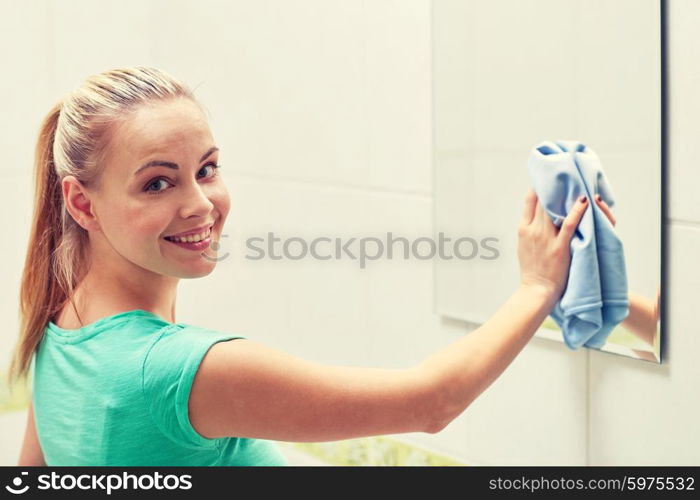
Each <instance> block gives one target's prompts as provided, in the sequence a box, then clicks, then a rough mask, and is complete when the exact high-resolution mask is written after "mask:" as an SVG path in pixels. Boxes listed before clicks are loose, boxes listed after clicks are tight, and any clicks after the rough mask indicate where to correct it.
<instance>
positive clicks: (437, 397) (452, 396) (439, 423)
mask: <svg viewBox="0 0 700 500" xmlns="http://www.w3.org/2000/svg"><path fill="white" fill-rule="evenodd" d="M450 387H451V385H450V384H432V386H431V387H429V388H428V390H427V391H426V392H425V393H424V397H423V400H422V404H423V408H424V411H422V412H421V413H422V415H423V416H424V418H422V419H421V420H422V424H423V425H422V426H421V430H422V432H425V433H427V434H437V433H439V432H441V431H442V430H443V429H444V428H445V427H447V426H448V425H449V424H450V423H451V422H452V421H453V420H454V419H455V418H457V417H458V416H459V415H461V414H462V413H463V412H464V410H466V408H467V407H468V406H469V404H470V403H471V399H470V400H469V401H465V400H464V397H463V394H460V393H459V391H455V390H452V389H451V388H450Z"/></svg>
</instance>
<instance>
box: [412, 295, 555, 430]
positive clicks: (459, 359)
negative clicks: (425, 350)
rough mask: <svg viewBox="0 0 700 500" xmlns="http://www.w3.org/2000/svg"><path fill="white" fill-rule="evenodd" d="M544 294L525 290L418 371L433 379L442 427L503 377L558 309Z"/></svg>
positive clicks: (548, 296)
mask: <svg viewBox="0 0 700 500" xmlns="http://www.w3.org/2000/svg"><path fill="white" fill-rule="evenodd" d="M555 303H556V299H553V298H552V297H551V296H550V294H548V293H546V292H545V291H544V290H541V289H538V288H534V287H525V286H521V287H520V288H518V290H516V292H515V293H514V294H513V295H511V296H510V298H509V299H508V300H507V301H506V302H505V303H504V304H503V305H502V306H501V307H500V308H499V309H498V311H496V313H495V314H494V315H493V316H492V317H491V319H489V321H487V322H486V323H484V324H483V325H482V326H480V327H479V328H477V329H476V330H474V331H473V332H471V333H469V334H468V335H467V336H466V337H464V338H463V339H460V340H458V341H457V342H454V343H453V344H451V345H450V346H448V347H447V348H445V349H442V350H440V351H438V352H436V353H434V354H433V355H431V356H430V357H429V358H428V359H426V360H425V361H424V362H423V363H421V364H420V365H419V367H418V370H419V371H421V372H422V374H423V377H425V378H426V379H428V380H431V384H432V386H433V388H434V392H435V398H436V400H435V401H433V403H432V404H435V405H437V406H438V407H439V408H441V411H442V413H443V418H442V420H443V424H444V425H446V424H447V423H448V422H449V421H451V420H452V419H454V418H455V417H457V416H458V415H459V414H460V413H462V412H463V411H464V409H465V408H467V406H469V404H471V402H472V401H474V400H475V399H476V398H477V397H478V396H479V395H480V394H481V393H482V392H483V391H484V390H485V389H486V388H487V387H489V386H490V385H491V383H492V382H493V381H494V380H495V379H496V378H498V376H499V375H500V374H501V373H503V371H504V370H505V369H506V368H507V367H508V365H510V363H511V361H513V359H514V358H515V357H516V356H517V354H518V353H519V352H520V351H521V350H522V349H523V347H524V346H525V345H526V344H527V343H528V341H529V340H530V339H531V338H532V336H533V335H534V333H535V332H536V331H537V329H538V328H539V327H540V325H541V324H542V322H543V321H544V319H545V318H546V317H547V315H548V314H549V312H550V311H551V310H552V308H553V307H554V304H555Z"/></svg>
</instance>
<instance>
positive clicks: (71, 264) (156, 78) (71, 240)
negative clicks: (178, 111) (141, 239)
mask: <svg viewBox="0 0 700 500" xmlns="http://www.w3.org/2000/svg"><path fill="white" fill-rule="evenodd" d="M178 97H184V98H189V99H191V100H192V102H194V103H196V104H198V105H199V106H200V109H203V108H202V106H201V104H199V103H198V102H197V100H196V99H195V97H194V95H193V92H192V90H190V88H189V87H187V86H186V85H184V84H183V83H181V82H180V81H178V80H176V79H175V78H173V77H172V76H171V75H169V74H167V73H166V72H164V71H162V70H159V69H156V68H150V67H142V66H138V67H133V68H122V69H113V70H110V71H105V72H103V73H100V74H97V75H93V76H90V77H88V78H87V79H86V80H85V82H84V83H83V84H82V85H81V86H80V87H78V88H77V89H75V90H74V91H73V92H71V93H70V94H68V95H66V96H65V97H64V98H63V99H62V100H60V101H59V102H58V103H57V104H56V105H54V106H53V108H51V110H50V111H49V113H48V115H47V116H46V118H44V121H43V123H42V124H41V128H40V131H39V137H38V140H37V144H36V150H35V159H34V183H35V193H34V214H33V218H32V223H31V232H30V236H29V244H28V248H27V254H26V257H25V262H24V270H23V273H22V281H21V289H20V311H19V317H20V333H19V338H18V340H17V344H16V346H15V350H14V353H13V357H12V362H11V365H10V371H9V374H8V379H7V380H8V383H9V385H10V387H12V386H13V384H14V383H15V382H16V381H18V380H19V379H22V380H23V381H26V377H27V375H28V372H29V370H30V366H31V361H32V357H33V355H34V353H35V352H36V349H37V347H38V346H39V343H40V342H41V340H42V338H43V335H44V330H45V328H46V325H47V323H48V322H49V321H51V320H53V319H54V315H55V314H57V313H58V312H59V311H60V310H61V309H62V308H63V307H64V306H65V305H66V303H67V302H68V301H70V303H71V304H72V306H73V309H74V310H75V313H76V315H77V314H78V312H77V309H76V306H75V303H74V302H73V292H74V290H75V287H76V286H77V284H78V283H79V282H80V281H81V279H82V278H83V277H84V276H85V273H86V272H87V268H88V266H89V262H87V260H88V255H87V252H86V247H87V243H88V234H87V231H86V230H85V229H83V228H82V227H81V226H80V225H79V224H78V223H77V222H76V221H75V220H74V219H73V218H72V216H71V215H70V213H69V212H68V211H67V210H66V207H65V204H64V202H63V195H62V188H61V181H62V179H63V178H64V177H66V176H68V175H72V176H74V177H75V178H76V179H77V180H78V181H80V183H81V184H83V185H85V186H87V187H93V186H96V185H97V184H98V183H99V179H100V177H101V173H102V170H103V168H104V162H103V160H104V157H105V153H106V151H107V146H108V144H109V141H110V138H111V134H112V133H113V131H114V127H115V126H118V125H119V124H120V123H122V122H123V121H124V120H125V119H126V117H127V115H128V112H129V111H132V110H133V109H135V108H136V107H137V106H140V105H143V104H147V103H150V102H153V101H162V100H167V99H172V98H178ZM78 318H79V319H80V316H78ZM80 322H81V324H82V320H80Z"/></svg>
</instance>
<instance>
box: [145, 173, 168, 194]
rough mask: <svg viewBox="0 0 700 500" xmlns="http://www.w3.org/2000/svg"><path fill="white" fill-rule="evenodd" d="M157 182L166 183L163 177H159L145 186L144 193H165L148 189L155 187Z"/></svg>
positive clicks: (161, 190)
mask: <svg viewBox="0 0 700 500" xmlns="http://www.w3.org/2000/svg"><path fill="white" fill-rule="evenodd" d="M159 182H167V181H166V180H165V179H164V178H163V177H160V178H158V179H153V180H152V181H151V182H149V183H148V184H147V185H146V189H144V191H146V192H147V193H149V194H158V193H162V192H163V191H165V189H157V190H153V189H149V188H150V187H151V186H156V185H157V184H158V183H159Z"/></svg>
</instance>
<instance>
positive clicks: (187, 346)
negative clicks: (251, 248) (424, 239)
mask: <svg viewBox="0 0 700 500" xmlns="http://www.w3.org/2000/svg"><path fill="white" fill-rule="evenodd" d="M36 153H37V154H36V205H35V211H34V219H33V223H32V232H31V237H30V242H29V243H30V244H29V249H28V253H27V259H26V262H25V268H24V274H23V278H22V288H21V311H22V325H21V336H20V339H19V342H18V345H17V351H16V354H15V358H14V359H13V365H12V371H11V373H12V376H13V377H18V376H24V375H26V373H27V372H28V370H29V366H30V363H31V360H32V356H33V355H34V353H35V352H36V358H35V377H34V391H33V401H32V404H31V405H30V409H29V413H28V422H27V431H26V435H25V440H24V447H23V449H22V453H21V457H20V465H43V464H45V463H48V464H49V465H121V466H126V465H235V464H241V465H279V464H283V463H284V459H283V458H282V456H281V455H280V453H279V451H278V450H277V449H276V447H275V446H274V444H273V443H270V442H269V441H267V440H279V441H297V442H299V441H328V440H338V439H346V438H353V437H358V436H370V435H380V434H396V433H402V432H415V431H423V432H429V433H435V432H438V431H439V430H441V429H442V428H443V427H444V426H445V425H447V424H448V423H449V422H450V421H451V420H453V419H454V418H455V417H457V416H458V415H459V414H460V413H462V412H463V411H464V410H465V409H466V408H467V407H468V406H469V405H470V404H471V402H472V401H474V399H476V398H477V397H478V396H479V395H480V394H481V393H482V392H483V391H484V390H485V389H486V388H487V387H488V386H489V385H490V384H491V383H492V382H493V381H494V380H495V379H496V378H497V377H498V376H499V375H500V374H501V373H502V372H503V371H504V370H505V369H506V367H507V366H508V365H509V364H510V363H511V361H512V360H513V358H515V356H516V355H517V354H518V353H519V352H520V351H521V349H522V348H523V347H524V346H525V344H527V342H528V341H529V340H530V338H531V337H532V336H533V334H534V333H535V331H536V330H537V328H538V327H539V326H540V325H541V324H542V321H543V320H544V319H545V318H546V316H547V315H548V314H549V312H550V311H551V310H552V308H553V306H554V304H555V303H556V302H557V300H558V299H559V297H560V296H561V295H562V292H563V290H564V288H565V284H566V280H567V274H568V269H569V263H570V251H569V243H570V240H571V238H572V235H573V233H574V230H575V228H576V227H577V225H578V222H579V221H580V219H581V217H582V215H583V213H584V212H585V210H586V208H587V205H588V203H587V200H586V198H582V199H581V200H579V201H578V202H577V203H576V204H575V205H574V206H573V207H572V209H571V211H570V213H569V214H568V216H567V218H566V220H565V221H564V223H563V225H562V226H561V228H560V229H559V228H557V227H555V226H554V225H553V223H552V222H551V220H550V219H549V217H548V216H547V215H546V214H545V212H544V211H543V209H542V207H541V206H540V205H539V204H538V201H537V198H536V196H535V195H534V193H533V192H532V191H530V192H529V193H528V194H527V196H526V198H525V207H524V210H523V215H522V220H521V223H520V228H519V233H518V234H519V244H518V259H519V262H520V286H519V287H518V289H517V290H516V291H515V292H514V293H513V294H512V295H511V296H510V298H509V299H508V300H507V301H506V302H505V303H504V304H503V305H502V306H501V307H500V309H499V310H498V311H497V312H496V313H495V314H494V315H493V317H492V318H491V319H490V320H489V321H488V322H486V323H485V324H484V325H482V326H481V327H479V328H478V329H476V330H475V331H473V332H472V333H470V334H469V335H468V336H466V337H464V338H463V339H460V340H459V341H457V342H455V343H453V344H452V345H450V346H449V347H447V348H445V349H442V350H440V351H438V352H435V353H433V354H432V355H430V356H429V357H427V358H426V359H425V360H424V361H423V362H422V363H420V364H418V365H417V366H414V367H411V368H407V369H402V370H389V369H370V368H352V367H335V366H324V365H320V364H317V363H313V362H309V361H305V360H302V359H299V358H297V357H294V356H291V355H289V354H285V353H283V352H279V351H276V350H274V349H271V348H269V347H266V346H264V345H261V344H258V343H256V342H254V341H253V340H249V339H244V338H240V337H238V336H235V335H232V334H228V333H225V332H217V331H214V330H209V329H206V328H200V327H196V326H193V325H185V324H183V323H177V322H176V319H175V297H176V290H177V285H178V282H179V280H180V279H181V278H197V277H202V276H206V275H208V274H209V273H211V272H212V271H213V270H214V267H215V265H216V258H215V256H216V252H215V249H216V246H211V242H215V241H217V240H218V239H219V237H220V235H221V231H222V228H223V226H224V222H225V220H226V217H227V215H228V212H229V206H230V204H229V197H228V194H227V191H226V189H225V187H224V183H223V181H222V179H221V178H220V176H219V173H218V164H217V161H218V149H217V147H216V143H215V141H214V139H213V137H212V134H211V131H210V130H209V126H208V124H207V121H206V118H205V115H204V113H203V112H202V109H201V107H200V106H199V105H198V104H197V102H196V101H195V98H194V97H193V95H192V92H191V91H190V90H189V89H188V88H187V87H185V86H184V85H183V84H181V83H180V82H178V81H177V80H175V79H174V78H172V77H171V76H169V75H168V74H166V73H164V72H163V71H160V70H157V69H154V68H144V67H136V68H129V69H118V70H113V71H107V72H105V73H102V74H100V75H96V76H93V77H91V78H89V79H88V80H87V81H86V82H85V83H84V84H83V85H82V86H81V87H80V88H78V89H76V90H75V91H74V92H73V93H71V94H70V95H68V96H67V97H66V98H65V99H63V101H62V102H61V103H59V104H58V105H56V106H55V107H54V109H52V110H51V112H50V113H49V115H48V116H47V118H46V120H45V122H44V123H43V125H42V129H41V133H40V137H39V141H38V144H37V151H36ZM183 234H185V235H186V234H197V235H200V236H198V237H195V238H193V239H191V241H194V240H198V239H201V241H200V243H198V244H197V243H194V242H191V243H182V242H181V241H182V240H180V242H178V239H177V236H178V235H183ZM234 339H236V340H235V341H233V340H234ZM35 416H36V418H35Z"/></svg>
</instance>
